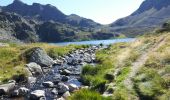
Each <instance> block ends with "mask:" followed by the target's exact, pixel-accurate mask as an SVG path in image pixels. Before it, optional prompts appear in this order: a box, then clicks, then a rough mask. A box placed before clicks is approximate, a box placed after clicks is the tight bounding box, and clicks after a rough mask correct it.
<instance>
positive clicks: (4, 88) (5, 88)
mask: <svg viewBox="0 0 170 100" xmlns="http://www.w3.org/2000/svg"><path fill="white" fill-rule="evenodd" d="M14 88H15V83H8V84H3V85H0V96H1V95H6V94H9V93H10V92H11V91H12V90H14Z"/></svg>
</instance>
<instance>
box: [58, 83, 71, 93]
mask: <svg viewBox="0 0 170 100" xmlns="http://www.w3.org/2000/svg"><path fill="white" fill-rule="evenodd" d="M67 91H69V87H68V86H67V85H65V84H64V83H58V93H59V94H63V93H65V92H67Z"/></svg>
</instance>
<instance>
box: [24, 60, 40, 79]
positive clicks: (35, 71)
mask: <svg viewBox="0 0 170 100" xmlns="http://www.w3.org/2000/svg"><path fill="white" fill-rule="evenodd" d="M26 67H27V68H28V69H29V71H30V72H31V73H32V75H33V76H38V75H42V74H43V71H42V69H41V66H40V65H38V64H37V63H34V62H31V63H29V64H26Z"/></svg>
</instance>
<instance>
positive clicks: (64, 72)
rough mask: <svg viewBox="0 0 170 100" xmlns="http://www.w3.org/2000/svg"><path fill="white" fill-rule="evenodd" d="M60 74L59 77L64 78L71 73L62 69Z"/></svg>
mask: <svg viewBox="0 0 170 100" xmlns="http://www.w3.org/2000/svg"><path fill="white" fill-rule="evenodd" d="M60 74H61V75H66V76H68V75H70V74H71V72H70V71H69V70H67V69H64V70H62V71H61V73H60Z"/></svg>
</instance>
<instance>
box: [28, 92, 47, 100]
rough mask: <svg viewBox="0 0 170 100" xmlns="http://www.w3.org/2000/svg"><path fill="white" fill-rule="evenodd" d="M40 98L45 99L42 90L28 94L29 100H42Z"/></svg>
mask: <svg viewBox="0 0 170 100" xmlns="http://www.w3.org/2000/svg"><path fill="white" fill-rule="evenodd" d="M42 97H43V98H44V97H45V91H44V90H35V91H33V92H31V94H30V100H40V98H41V100H42Z"/></svg>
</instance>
